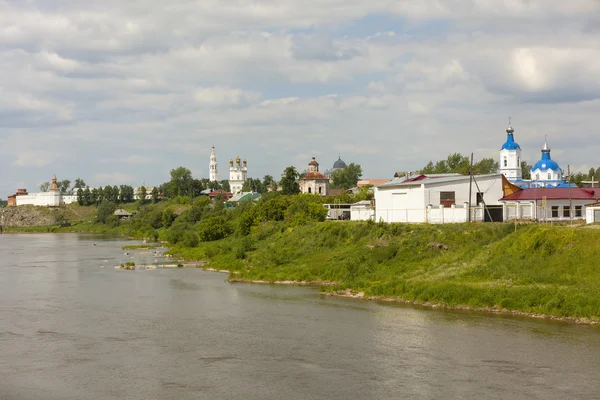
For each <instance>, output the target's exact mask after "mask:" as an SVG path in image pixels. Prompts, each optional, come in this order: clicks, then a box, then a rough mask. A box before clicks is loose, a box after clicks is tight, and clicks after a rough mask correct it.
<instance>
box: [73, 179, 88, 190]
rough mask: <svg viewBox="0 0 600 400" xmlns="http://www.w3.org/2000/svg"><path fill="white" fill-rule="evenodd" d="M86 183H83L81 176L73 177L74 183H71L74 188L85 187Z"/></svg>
mask: <svg viewBox="0 0 600 400" xmlns="http://www.w3.org/2000/svg"><path fill="white" fill-rule="evenodd" d="M86 186H87V185H86V184H85V181H84V180H83V179H81V178H77V179H75V184H74V185H73V188H74V189H85V187H86Z"/></svg>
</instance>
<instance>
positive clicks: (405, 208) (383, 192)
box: [375, 174, 503, 223]
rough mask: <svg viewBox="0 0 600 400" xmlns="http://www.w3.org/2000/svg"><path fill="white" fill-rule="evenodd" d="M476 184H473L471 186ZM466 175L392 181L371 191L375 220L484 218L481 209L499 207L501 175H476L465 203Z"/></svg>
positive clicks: (449, 221)
mask: <svg viewBox="0 0 600 400" xmlns="http://www.w3.org/2000/svg"><path fill="white" fill-rule="evenodd" d="M475 182H476V183H475ZM469 184H470V177H469V176H468V175H459V174H439V175H418V176H404V177H401V178H396V179H394V180H391V181H390V182H388V183H384V184H383V185H379V186H377V188H376V190H375V210H376V211H375V220H376V221H384V222H406V223H452V222H467V221H468V220H469V213H471V219H472V220H478V221H481V220H482V219H483V218H484V214H483V213H484V210H483V208H482V207H479V208H477V207H476V206H477V205H479V204H483V203H485V204H486V205H487V206H491V205H500V203H499V202H498V200H499V199H500V198H501V197H502V196H503V192H502V174H489V175H476V176H474V182H473V184H472V194H471V199H470V203H469Z"/></svg>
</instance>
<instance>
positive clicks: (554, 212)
mask: <svg viewBox="0 0 600 400" xmlns="http://www.w3.org/2000/svg"><path fill="white" fill-rule="evenodd" d="M552 218H558V206H552Z"/></svg>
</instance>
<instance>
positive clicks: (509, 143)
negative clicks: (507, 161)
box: [501, 133, 521, 150]
mask: <svg viewBox="0 0 600 400" xmlns="http://www.w3.org/2000/svg"><path fill="white" fill-rule="evenodd" d="M520 148H521V146H519V144H518V143H517V142H515V137H514V136H513V134H512V133H508V134H507V135H506V143H504V144H503V145H502V149H501V150H517V149H520Z"/></svg>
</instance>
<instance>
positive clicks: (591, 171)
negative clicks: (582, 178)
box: [587, 168, 596, 181]
mask: <svg viewBox="0 0 600 400" xmlns="http://www.w3.org/2000/svg"><path fill="white" fill-rule="evenodd" d="M594 175H596V170H595V169H594V168H590V171H589V172H588V176H587V178H588V179H589V180H590V181H591V180H592V179H594Z"/></svg>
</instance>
